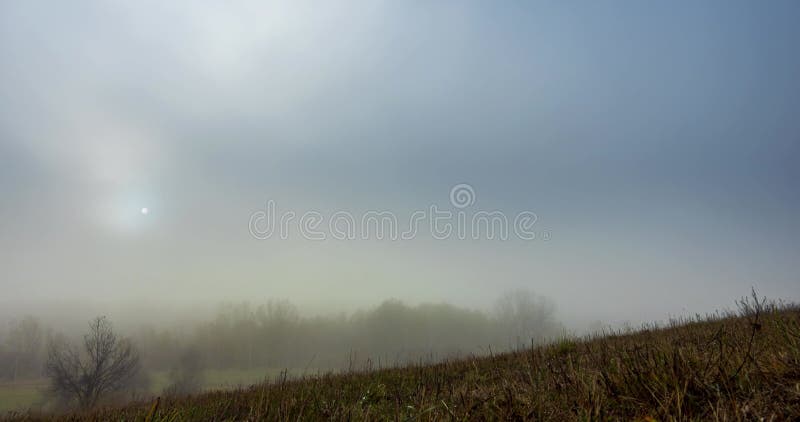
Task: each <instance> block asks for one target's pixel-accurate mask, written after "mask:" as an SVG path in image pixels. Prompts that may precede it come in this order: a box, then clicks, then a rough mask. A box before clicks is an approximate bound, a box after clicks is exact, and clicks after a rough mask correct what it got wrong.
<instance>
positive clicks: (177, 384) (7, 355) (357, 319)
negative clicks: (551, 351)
mask: <svg viewBox="0 0 800 422" xmlns="http://www.w3.org/2000/svg"><path fill="white" fill-rule="evenodd" d="M168 324H169V323H168V322H165V324H164V326H167V325H168ZM561 331H562V327H561V325H560V324H559V323H558V322H557V321H556V320H555V306H554V305H553V303H552V302H551V301H550V300H548V299H546V298H543V297H541V296H537V295H535V294H533V293H531V292H528V291H514V292H509V293H507V294H506V295H504V296H502V297H501V298H500V299H499V300H498V301H497V302H496V306H495V309H494V311H493V312H483V311H477V310H470V309H464V308H459V307H456V306H453V305H449V304H444V303H442V304H421V305H416V306H411V305H407V304H405V303H403V302H401V301H398V300H387V301H385V302H383V303H382V304H380V305H379V306H377V307H374V308H372V309H368V310H362V311H358V312H355V313H352V314H349V315H348V314H340V315H335V316H316V317H307V316H302V315H301V314H300V312H299V311H298V309H297V308H296V307H295V306H294V305H293V304H291V303H290V302H288V301H285V300H270V301H268V302H266V303H264V304H261V305H251V304H249V303H239V304H227V305H223V306H220V308H219V310H218V312H217V313H216V315H215V316H214V317H213V318H211V319H210V320H207V321H205V322H195V323H194V324H193V325H192V326H190V327H189V328H188V329H183V330H176V329H166V328H163V327H155V326H145V327H141V328H140V329H138V330H135V331H134V332H128V333H126V337H117V334H116V333H114V332H113V331H112V330H111V324H110V321H108V320H107V319H105V318H102V317H100V318H97V319H94V320H93V321H91V323H90V324H89V330H88V332H87V333H85V334H83V335H82V337H77V336H73V338H68V336H65V335H64V334H62V333H60V332H56V331H54V330H52V329H47V328H44V327H43V326H42V324H41V323H40V322H39V321H38V320H37V319H36V318H34V317H25V318H22V319H20V320H14V321H11V322H10V323H9V324H7V328H6V329H5V330H0V379H4V380H11V381H14V380H20V379H33V378H41V377H43V376H47V377H48V378H50V380H51V386H52V390H53V391H52V392H53V393H54V396H55V397H56V398H58V399H60V400H62V401H63V402H64V403H67V402H72V403H76V404H78V405H80V406H82V407H91V406H92V405H94V404H95V403H96V402H97V401H98V400H100V399H101V398H102V397H104V396H105V395H106V394H108V393H113V392H119V391H123V390H126V391H127V390H132V389H135V388H139V389H140V391H141V389H144V388H146V386H144V384H146V383H147V376H146V374H147V373H149V372H152V371H159V372H161V373H164V374H167V378H168V381H169V384H168V386H167V387H166V390H165V393H169V394H182V393H188V392H192V391H195V390H197V389H198V388H200V387H201V385H202V377H203V374H202V373H203V370H205V369H233V368H237V369H256V370H257V369H261V368H275V369H283V368H288V369H290V370H310V371H316V370H331V369H342V370H347V369H360V368H363V367H364V366H365V365H369V366H371V367H379V366H392V365H397V364H403V363H408V362H434V361H438V360H442V359H444V358H449V357H455V356H464V355H470V354H486V353H489V352H500V351H504V350H508V349H513V348H519V347H527V346H530V345H531V344H532V343H539V342H542V341H545V340H549V339H552V338H554V337H556V336H558V335H560V334H561ZM139 368H141V369H143V370H142V371H139Z"/></svg>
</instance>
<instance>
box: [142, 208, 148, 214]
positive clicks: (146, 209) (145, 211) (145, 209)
mask: <svg viewBox="0 0 800 422" xmlns="http://www.w3.org/2000/svg"><path fill="white" fill-rule="evenodd" d="M141 213H142V215H147V214H149V213H150V209H148V208H147V207H144V208H142V210H141Z"/></svg>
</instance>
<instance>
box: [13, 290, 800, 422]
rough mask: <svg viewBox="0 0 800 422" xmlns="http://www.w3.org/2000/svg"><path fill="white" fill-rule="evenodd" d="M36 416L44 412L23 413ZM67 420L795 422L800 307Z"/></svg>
mask: <svg viewBox="0 0 800 422" xmlns="http://www.w3.org/2000/svg"><path fill="white" fill-rule="evenodd" d="M17 416H18V417H19V418H20V419H28V420H36V419H39V418H40V416H39V415H37V414H25V415H17ZM62 417H64V418H67V419H71V420H151V421H160V420H259V419H274V420H290V419H291V420H298V419H305V420H316V419H359V420H363V419H398V420H400V419H402V420H412V419H418V420H437V419H453V420H465V419H487V418H488V419H503V420H509V419H510V420H515V419H516V420H519V419H547V420H589V419H602V420H605V419H625V420H630V419H638V420H729V419H737V420H758V419H762V418H763V420H796V419H797V418H799V417H800V308H799V307H797V306H795V305H774V304H770V305H767V304H764V303H763V302H761V301H758V300H756V299H750V300H746V301H743V302H742V303H741V309H740V312H739V313H736V314H734V313H732V312H729V313H719V314H715V315H711V316H706V317H702V318H701V317H697V318H694V319H691V320H681V321H672V322H670V324H668V325H667V326H664V327H657V326H647V327H644V328H643V329H641V330H640V331H637V332H628V333H623V332H612V333H608V334H607V335H605V336H602V337H599V336H598V337H595V338H585V339H574V340H570V341H561V342H558V343H555V344H552V345H549V346H541V347H536V348H533V349H529V350H521V351H517V352H513V353H505V354H500V355H496V356H486V357H476V358H470V359H462V360H454V361H448V362H443V363H440V364H435V365H412V366H407V367H403V368H389V369H377V370H371V369H364V370H361V371H353V372H350V373H346V374H338V375H337V374H329V375H321V376H317V377H309V378H303V379H294V380H292V379H289V378H288V377H285V376H284V377H279V378H278V379H277V380H275V381H274V382H271V383H263V384H260V385H255V386H252V387H249V388H245V389H238V390H234V391H214V392H208V393H203V394H199V395H195V396H185V397H166V398H161V399H158V400H150V401H146V402H139V403H134V404H129V405H126V406H123V407H106V408H98V409H95V410H93V411H90V412H88V413H77V414H69V415H63V416H62Z"/></svg>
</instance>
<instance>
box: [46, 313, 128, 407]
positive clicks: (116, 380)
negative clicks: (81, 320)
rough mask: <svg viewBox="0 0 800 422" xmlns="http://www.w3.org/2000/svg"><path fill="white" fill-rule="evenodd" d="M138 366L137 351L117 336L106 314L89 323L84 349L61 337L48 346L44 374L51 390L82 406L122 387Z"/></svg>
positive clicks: (89, 404)
mask: <svg viewBox="0 0 800 422" xmlns="http://www.w3.org/2000/svg"><path fill="white" fill-rule="evenodd" d="M138 370H139V355H138V353H137V352H136V350H135V348H134V347H133V344H132V343H131V342H130V341H129V340H127V339H118V338H117V336H116V334H114V332H113V330H112V329H111V323H110V322H109V321H108V320H107V319H106V318H105V317H98V318H95V319H93V320H92V321H91V322H90V323H89V333H88V334H86V335H85V336H84V337H83V350H79V349H78V348H77V347H75V346H74V345H72V344H70V343H68V342H67V341H66V340H65V339H64V338H63V337H62V338H58V339H56V340H54V341H53V342H52V343H51V344H50V347H49V350H48V359H47V365H46V368H45V371H46V374H47V375H48V377H50V381H51V384H52V385H51V387H52V389H53V392H54V393H56V394H58V395H59V396H60V397H62V398H65V399H68V400H75V401H77V403H78V405H79V406H80V407H82V408H90V407H92V406H94V405H95V404H96V403H97V402H98V400H100V399H101V398H102V397H103V396H105V395H106V394H108V393H111V392H114V391H119V390H122V389H123V388H124V387H125V386H126V384H127V382H128V381H129V380H131V378H133V376H134V375H135V374H136V373H137V372H138Z"/></svg>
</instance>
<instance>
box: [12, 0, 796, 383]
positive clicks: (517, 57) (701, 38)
mask: <svg viewBox="0 0 800 422" xmlns="http://www.w3.org/2000/svg"><path fill="white" fill-rule="evenodd" d="M616 6H617V7H613V8H612V7H608V5H601V4H595V3H589V2H585V3H584V4H580V5H577V4H572V5H570V4H564V3H556V2H537V3H535V4H531V3H519V4H516V3H515V4H504V5H499V4H496V3H490V2H483V3H481V2H438V3H436V4H433V3H429V2H374V1H370V2H366V1H364V2H362V1H352V2H348V3H347V4H345V5H343V4H319V3H313V2H306V1H292V2H271V1H270V2H261V1H258V2H257V1H252V2H250V1H241V2H234V3H225V4H220V3H217V2H211V1H192V2H188V1H185V2H181V1H176V2H169V3H168V4H165V3H164V2H156V1H140V2H135V3H125V2H103V1H84V0H81V1H75V2H69V3H66V2H63V3H60V2H35V1H31V2H3V3H2V4H0V57H3V66H0V93H2V95H0V198H1V199H0V323H2V325H0V327H2V331H0V333H3V334H2V336H3V337H2V338H3V339H7V338H8V336H10V333H11V332H12V331H13V327H15V326H17V324H18V323H19V321H22V320H23V319H24V318H25V317H26V316H32V317H33V318H35V319H36V320H37V321H38V323H39V324H40V325H41V327H42V333H43V334H42V338H43V339H45V340H46V337H47V335H50V334H52V335H55V334H57V333H63V334H65V335H66V336H67V337H70V338H79V337H80V335H81V334H82V333H83V332H84V331H85V328H86V323H87V322H88V321H89V320H90V319H91V318H93V317H96V316H99V315H105V316H107V317H108V318H109V319H110V320H111V321H112V323H113V324H114V327H115V328H117V329H118V330H119V331H120V332H121V333H122V334H124V335H125V336H128V337H131V338H132V339H134V341H135V342H136V343H137V344H138V346H139V347H140V348H142V358H143V361H144V362H145V363H146V365H149V366H151V367H153V368H157V369H159V370H165V371H166V370H169V369H170V368H172V369H174V368H175V367H176V365H178V364H177V363H176V362H183V361H188V362H190V363H191V362H194V361H195V360H194V359H195V358H194V357H192V356H193V355H191V354H190V355H185V356H189V358H186V359H184V360H182V359H183V358H182V357H181V356H184V355H182V354H183V353H188V352H186V351H187V350H189V349H192V348H196V349H197V350H199V352H197V353H198V354H199V357H197V358H196V361H197V362H202V364H203V365H211V366H216V367H227V366H236V367H239V366H243V365H244V366H248V367H250V366H252V367H275V368H280V367H292V368H298V367H299V368H303V367H307V366H308V367H311V368H340V369H341V368H346V367H347V365H349V364H350V360H349V359H350V357H351V355H352V353H361V354H360V355H359V359H362V360H361V361H359V364H363V363H364V361H365V360H366V359H370V358H374V359H382V360H383V362H384V363H397V362H399V361H403V360H414V359H423V358H429V357H431V356H435V357H436V358H441V357H444V356H446V355H453V354H459V353H461V354H469V353H484V352H486V350H487V348H488V347H489V346H493V347H497V348H500V349H503V348H505V349H507V348H509V347H511V346H515V345H518V343H519V342H520V341H521V340H520V338H533V339H536V340H537V341H539V340H543V339H545V338H550V337H552V336H557V335H558V333H565V332H569V333H584V332H587V331H588V330H591V329H593V327H594V328H597V327H601V326H616V327H619V326H623V325H625V324H638V323H641V322H645V321H653V320H664V319H666V318H669V317H670V316H675V315H691V314H694V313H705V312H712V311H714V310H716V309H720V308H723V307H727V306H730V305H731V304H732V303H733V301H734V300H735V299H736V298H738V297H740V296H742V295H744V294H747V293H748V292H749V291H750V288H751V287H756V288H757V289H758V291H759V293H760V294H763V295H766V296H768V297H772V298H784V299H787V300H797V299H800V297H798V289H797V274H798V271H797V270H798V267H797V264H796V261H797V257H798V256H800V246H799V245H798V242H797V239H798V236H799V235H800V223H798V220H797V215H800V190H798V189H797V181H798V180H800V170H798V166H797V165H796V161H797V158H798V156H799V155H800V142H799V141H798V139H800V121H798V119H797V118H796V110H798V109H800V83H798V81H797V75H798V74H800V56H798V55H797V54H796V41H797V39H798V37H800V33H799V31H800V29H798V27H797V25H796V17H797V16H798V14H797V13H798V12H799V11H800V10H798V9H799V8H800V5H798V3H796V2H792V1H774V2H770V3H769V4H755V3H752V2H739V1H710V2H703V3H696V2H680V3H674V2H672V3H663V4H660V5H658V4H651V3H648V4H645V3H642V2H634V1H630V2H628V1H623V2H619V3H618V4H616ZM462 195H463V196H462ZM462 200H464V202H461V201H462ZM269 201H274V202H273V203H274V204H275V214H269V211H270V210H269V203H270V202H269ZM418 211H421V212H423V213H424V214H425V215H424V216H423V218H421V219H420V220H414V215H415V212H418ZM386 213H388V214H386ZM437 213H450V217H451V218H449V219H447V220H446V221H444V222H443V223H442V222H441V221H440V222H438V223H437V222H434V220H433V216H435V215H437ZM376 215H377V217H376ZM386 215H390V216H391V218H388V220H383V219H382V218H383V217H384V216H386ZM289 216H291V218H289ZM337 216H338V217H337ZM343 216H344V218H340V217H343ZM368 216H371V217H375V219H370V218H371V217H368ZM495 217H497V218H498V219H496V220H495V219H493V218H495ZM524 217H530V218H528V219H527V220H525V218H524ZM281 218H284V219H283V220H281ZM317 220H319V221H317ZM315 221H317V223H315ZM385 221H389V223H386V224H389V226H383V225H382V224H384V223H385ZM392 221H394V223H392ZM415 222H416V223H419V224H416V223H415ZM504 222H505V223H504ZM270 223H273V224H274V227H275V230H274V232H272V233H271V236H268V238H265V237H267V236H263V235H264V234H265V233H266V232H267V231H268V230H267V229H268V228H269V227H270V226H269V225H270ZM284 223H286V224H285V225H284ZM350 223H352V225H353V227H350V226H348V224H350ZM439 223H442V224H444V225H443V226H440V225H438V224H439ZM462 223H463V224H462ZM391 224H395V226H392V225H391ZM415 224H416V225H415ZM448 227H449V228H450V231H449V232H448V235H447V236H444V235H443V233H444V232H445V231H447V228H448ZM284 228H285V229H286V233H283V232H282V231H281V230H282V229H284ZM350 228H352V229H353V232H354V235H353V236H350V231H349V229H350ZM381 230H384V232H383V233H384V235H383V236H381V235H380V234H379V233H382V232H381ZM492 230H495V231H494V232H492ZM521 231H522V232H524V233H521ZM393 232H397V233H398V236H397V237H396V238H393V237H392V236H391V234H392V233H393ZM319 233H322V234H323V236H324V239H323V240H313V239H314V238H315V235H317V234H319ZM491 233H494V236H492V235H490V234H491ZM503 233H505V234H506V236H502V234H503ZM284 234H285V235H284ZM342 234H344V235H343V236H340V235H342ZM403 234H409V235H408V236H405V237H403V236H402V235H403ZM515 291H526V292H532V293H530V294H532V295H533V296H531V297H535V298H542V299H541V300H543V301H544V302H542V303H547V306H546V308H547V309H548V315H549V316H550V317H549V318H552V320H550V319H548V321H547V323H546V324H545V323H542V324H539V322H537V323H536V327H537V329H536V330H533V331H531V329H529V328H522V329H518V331H519V330H521V331H519V332H514V330H511V329H510V328H509V326H510V325H509V324H511V323H508V318H506V319H505V320H504V319H503V317H501V315H502V312H501V310H502V308H503V306H500V307H499V308H498V305H497V303H498V302H497V301H498V300H499V299H500V298H502V297H504V295H506V294H508V292H515ZM537 300H538V299H537ZM387 301H388V302H387ZM270 303H273V304H274V303H288V304H291V307H290V309H291V312H289V313H290V314H291V315H292V316H291V321H290V323H286V324H288V325H285V326H282V327H284V328H282V329H286V330H289V331H290V332H291V333H292V334H291V335H290V336H288V337H286V338H291V340H285V341H284V340H280V341H278V340H275V342H276V344H280V347H283V348H285V349H281V351H275V350H270V346H269V344H271V343H270V342H271V341H272V340H273V337H270V335H272V336H275V335H276V334H269V335H268V334H265V333H268V332H270V331H269V330H270V329H271V328H269V327H272V325H270V323H268V322H264V321H269V318H265V317H263V315H262V314H259V312H261V311H259V309H262V310H264V312H267V311H266V310H265V309H267V308H266V307H267V305H268V304H270ZM536 303H538V302H535V301H534V304H536ZM382 304H383V305H382ZM444 304H447V305H444ZM391 306H394V307H395V308H391ZM259 307H262V308H259ZM390 308H391V309H390ZM225 309H228V311H225ZM235 309H238V310H239V311H237V312H240V313H243V314H245V315H248V317H246V318H244V317H242V318H240V319H241V320H242V321H244V322H242V321H239V320H237V319H236V318H238V317H232V316H231V314H230V312H234V311H233V310H235ZM532 309H540V307H538V306H533V305H532ZM381 310H382V311H385V312H387V313H390V314H392V315H394V316H393V317H392V318H399V319H398V321H401V322H397V321H395V320H394V319H392V318H389V319H390V320H391V321H389V322H386V321H384V322H385V323H387V324H389V325H388V326H390V327H396V328H392V329H396V330H408V333H409V334H408V336H407V337H402V336H391V338H384V337H382V335H383V334H384V333H379V332H382V331H384V329H383V328H380V329H377V328H374V327H375V326H378V327H383V325H381V324H383V322H381V323H378V322H375V323H374V325H370V324H373V323H372V322H370V321H372V319H370V318H376V319H380V315H381V312H382V311H381ZM390 311H391V312H390ZM226 312H228V313H226ZM392 312H394V313H392ZM532 312H533V311H532ZM226 315H227V316H226ZM259 315H260V316H259ZM398 315H399V316H398ZM523 320H524V318H523ZM220 321H223V322H220ZM224 321H227V322H224ZM231 321H232V322H231ZM237 321H239V322H241V324H240V325H242V326H247V327H249V328H241V327H239V328H241V330H240V329H239V328H236V329H234V328H230V327H229V328H230V330H227V331H230V332H231V333H236V335H239V336H240V337H235V338H233V337H232V339H231V340H230V341H229V343H231V344H232V345H230V344H229V346H230V347H231V349H230V350H231V355H225V354H220V355H218V354H214V353H212V352H211V351H212V350H215V349H214V348H215V347H217V346H215V345H213V344H209V343H208V342H207V341H206V340H204V339H207V337H213V334H210V333H212V332H214V331H213V330H214V329H218V330H221V331H226V328H225V326H224V324H233V325H236V324H237V323H238V322H237ZM281 321H283V320H281ZM381 321H383V320H381ZM425 321H427V322H425ZM433 321H439V322H436V324H439V325H436V324H434V322H433ZM442 321H444V322H442ZM503 321H506V322H503ZM214 324H218V325H214ZM219 324H223V326H220V325H219ZM248 324H249V325H248ZM282 324H283V322H282ZM392 324H395V325H392ZM397 324H399V325H397ZM404 324H405V325H404ZM430 324H433V325H430ZM448 324H451V325H448ZM432 326H435V327H438V328H430V327H432ZM511 326H513V324H511ZM215 327H216V328H215ZM237 327H238V326H237ZM287 327H288V328H287ZM369 327H373V328H369ZM397 327H399V328H397ZM408 327H412V328H408ZM414 327H415V328H414ZM425 327H428V328H425ZM392 329H389V330H392ZM148 330H150V331H148ZM370 330H372V331H370ZM376 330H377V331H376ZM430 330H433V331H430ZM437 330H439V331H437ZM148 332H149V333H150V334H143V333H148ZM471 332H472V333H477V334H474V336H472V337H470V335H469V333H471ZM47 333H50V334H47ZM164 333H166V334H164ZM442 333H452V336H453V337H452V339H450V340H447V341H445V340H442V341H443V342H444V343H442V344H438V343H431V342H429V341H428V338H429V337H430V336H433V337H441V336H442ZM161 334H163V335H164V336H166V338H168V339H169V341H173V340H174V344H171V345H169V346H164V350H166V352H164V353H166V354H168V356H166V357H163V358H158V359H161V360H158V359H156V358H153V357H152V356H151V355H152V351H148V349H147V348H148V347H149V346H148V344H149V343H148V342H152V341H154V340H153V338H155V337H158V336H159V335H161ZM148 335H149V336H150V337H148ZM204 336H205V337H204ZM243 339H253V341H256V344H257V346H253V347H257V348H259V349H260V350H261V351H262V352H263V354H261V355H258V356H256V357H254V358H253V357H252V356H251V357H250V358H252V359H255V361H254V362H253V361H248V363H247V364H243V363H242V360H241V359H243V358H242V357H241V355H238V354H237V353H239V352H240V351H241V347H243V345H242V343H241V342H242V341H244V340H243ZM331 339H338V340H337V342H334V343H335V344H334V343H331V342H332V341H334V340H331ZM403 339H405V340H403ZM45 340H43V342H44V341H45ZM204 341H206V342H205V343H204ZM259 342H261V343H259ZM522 343H525V344H528V342H527V340H526V341H522ZM220 347H221V346H220ZM276 347H277V346H276ZM159 350H160V349H159ZM248 350H249V349H248ZM300 351H302V353H300ZM273 352H274V353H277V354H280V353H283V354H286V355H287V356H288V355H292V359H289V358H274V360H270V359H273V357H272V356H273V354H272V353H273ZM148 353H151V355H148ZM323 355H324V356H323ZM367 355H370V356H369V357H367ZM185 356H184V357H185ZM314 356H318V357H317V358H316V359H317V360H316V361H315V362H312V363H311V364H309V363H308V362H302V361H305V360H306V359H308V360H312V358H313V357H314ZM250 358H248V359H250ZM148 359H149V360H148ZM156 360H158V362H156ZM190 366H191V365H190ZM34 372H35V371H34Z"/></svg>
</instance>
